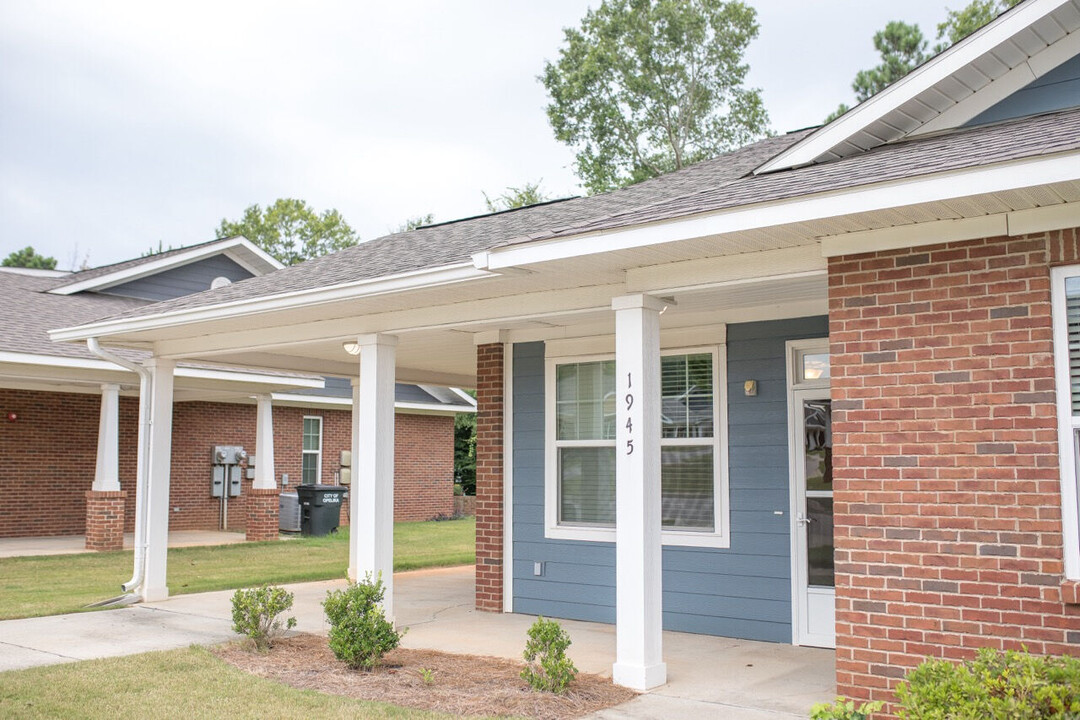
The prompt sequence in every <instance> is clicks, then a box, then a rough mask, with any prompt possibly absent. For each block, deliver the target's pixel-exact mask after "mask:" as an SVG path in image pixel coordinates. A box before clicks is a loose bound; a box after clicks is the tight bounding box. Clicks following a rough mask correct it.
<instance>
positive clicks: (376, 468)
mask: <svg viewBox="0 0 1080 720" xmlns="http://www.w3.org/2000/svg"><path fill="white" fill-rule="evenodd" d="M357 343H358V344H359V345H360V382H359V384H358V385H356V386H355V387H354V389H353V418H354V420H353V442H352V446H353V455H352V468H353V477H352V496H351V497H352V500H351V502H352V505H351V509H352V512H351V513H350V515H349V518H350V528H349V578H350V579H351V580H353V581H355V580H357V579H362V578H363V577H364V575H365V574H366V573H371V574H372V576H375V575H378V574H379V573H380V572H381V573H382V580H383V584H384V585H385V587H386V596H385V598H384V600H383V612H385V613H386V617H387V619H389V620H391V621H392V620H393V617H394V375H395V367H394V364H395V355H396V353H397V338H396V337H394V336H393V335H379V334H376V335H362V336H360V337H359V338H357Z"/></svg>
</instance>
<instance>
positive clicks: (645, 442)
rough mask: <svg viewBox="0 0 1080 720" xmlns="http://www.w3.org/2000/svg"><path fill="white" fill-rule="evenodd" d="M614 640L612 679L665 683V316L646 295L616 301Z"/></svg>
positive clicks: (635, 684)
mask: <svg viewBox="0 0 1080 720" xmlns="http://www.w3.org/2000/svg"><path fill="white" fill-rule="evenodd" d="M611 306H612V308H613V309H614V310H615V376H616V377H615V379H616V385H615V386H616V388H617V391H616V404H615V407H616V415H615V419H616V434H615V484H616V488H617V491H616V494H615V573H616V575H615V585H616V586H615V642H616V653H615V654H616V657H615V665H614V666H613V667H612V671H611V674H612V680H614V681H615V682H616V683H617V684H619V685H624V686H626V687H630V688H633V689H635V690H648V689H650V688H654V687H657V686H659V685H663V684H664V683H665V682H667V666H666V665H665V664H664V662H663V650H662V637H661V631H662V618H661V539H660V311H662V310H663V309H664V303H663V302H662V301H660V300H657V299H656V298H653V297H650V296H648V295H627V296H623V297H618V298H614V299H613V300H612V303H611Z"/></svg>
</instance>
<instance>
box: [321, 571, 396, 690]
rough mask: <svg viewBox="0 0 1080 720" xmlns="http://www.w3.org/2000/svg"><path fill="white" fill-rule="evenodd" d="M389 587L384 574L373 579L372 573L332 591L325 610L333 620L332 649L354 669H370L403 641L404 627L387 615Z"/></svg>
mask: <svg viewBox="0 0 1080 720" xmlns="http://www.w3.org/2000/svg"><path fill="white" fill-rule="evenodd" d="M385 592H386V589H385V588H384V587H383V582H382V575H381V574H380V575H379V576H378V577H376V578H375V580H374V582H373V581H372V579H371V573H368V574H367V575H366V576H365V577H364V579H363V580H362V581H359V582H355V583H352V584H350V585H349V586H348V587H346V588H345V589H344V590H336V591H333V592H328V593H327V594H326V599H325V600H323V610H324V611H325V612H326V619H327V620H328V621H329V623H330V649H331V650H333V652H334V656H335V657H336V658H337V659H338V660H341V661H343V662H345V664H347V665H348V666H349V667H351V668H353V669H357V668H364V669H365V670H370V669H371V668H373V667H375V666H376V665H378V664H379V661H380V660H381V659H382V656H383V655H385V654H386V653H388V652H390V651H391V650H393V649H394V648H396V647H397V646H398V643H400V642H401V636H402V635H404V634H405V631H404V630H402V631H401V632H398V631H397V630H395V629H394V624H393V623H391V622H390V621H389V620H387V619H386V616H385V615H383V611H382V607H380V605H379V603H380V602H382V599H383V595H384V594H385Z"/></svg>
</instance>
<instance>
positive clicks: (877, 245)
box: [819, 203, 1080, 258]
mask: <svg viewBox="0 0 1080 720" xmlns="http://www.w3.org/2000/svg"><path fill="white" fill-rule="evenodd" d="M1074 227H1080V203H1064V204H1061V205H1048V206H1046V207H1038V208H1030V209H1027V210H1017V211H1015V212H1009V213H999V214H997V215H986V216H983V217H977V218H961V219H958V220H937V221H934V222H925V223H915V224H912V225H900V226H897V227H890V228H881V229H879V230H863V231H860V232H853V233H847V234H844V235H831V236H827V237H822V238H819V239H820V241H821V255H822V256H823V257H827V258H829V257H838V256H841V255H859V254H862V253H869V252H879V251H882V250H899V249H900V248H914V247H924V246H926V245H939V244H941V243H947V242H961V241H963V240H978V239H980V238H988V237H1006V236H1008V237H1016V236H1018V235H1032V234H1035V233H1041V232H1049V231H1053V230H1062V229H1065V228H1074Z"/></svg>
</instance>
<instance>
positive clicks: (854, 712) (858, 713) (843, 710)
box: [810, 697, 885, 720]
mask: <svg viewBox="0 0 1080 720" xmlns="http://www.w3.org/2000/svg"><path fill="white" fill-rule="evenodd" d="M883 707H885V703H883V702H881V701H880V700H875V701H873V702H864V703H862V704H860V705H859V706H858V707H855V701H854V700H850V699H847V698H842V697H838V698H836V702H835V703H817V704H816V705H814V707H812V708H810V720H870V718H871V717H872V716H873V714H874V713H876V712H878V711H879V710H881V708H883Z"/></svg>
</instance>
